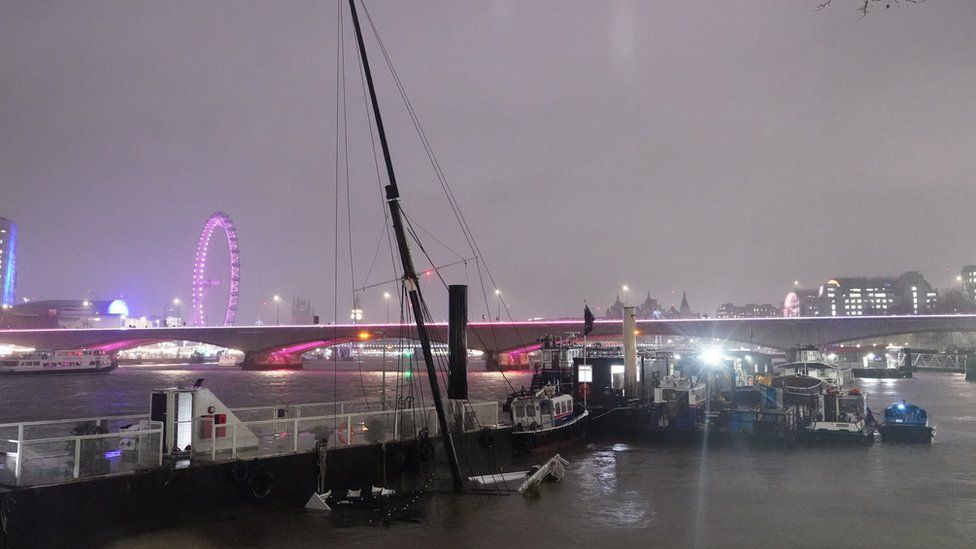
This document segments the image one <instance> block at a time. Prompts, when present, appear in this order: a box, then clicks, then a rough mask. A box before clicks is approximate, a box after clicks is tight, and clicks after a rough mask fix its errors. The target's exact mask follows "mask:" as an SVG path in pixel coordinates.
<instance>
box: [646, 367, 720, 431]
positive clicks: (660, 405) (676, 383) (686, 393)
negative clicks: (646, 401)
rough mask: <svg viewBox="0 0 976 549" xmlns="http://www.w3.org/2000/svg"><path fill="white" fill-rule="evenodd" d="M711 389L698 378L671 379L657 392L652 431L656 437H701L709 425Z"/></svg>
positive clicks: (653, 404)
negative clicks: (708, 405)
mask: <svg viewBox="0 0 976 549" xmlns="http://www.w3.org/2000/svg"><path fill="white" fill-rule="evenodd" d="M707 400H708V387H706V386H705V384H703V383H701V382H699V381H698V379H697V378H686V377H684V376H682V375H669V376H665V377H664V379H662V380H661V384H660V385H659V386H657V387H655V388H654V402H653V403H652V404H651V406H650V413H651V418H650V430H651V432H652V433H654V434H661V435H682V434H689V435H690V434H698V433H700V432H701V431H702V428H703V425H704V421H705V404H706V401H707Z"/></svg>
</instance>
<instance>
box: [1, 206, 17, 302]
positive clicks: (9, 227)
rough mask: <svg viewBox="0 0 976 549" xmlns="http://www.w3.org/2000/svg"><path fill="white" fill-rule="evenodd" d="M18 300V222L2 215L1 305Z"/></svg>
mask: <svg viewBox="0 0 976 549" xmlns="http://www.w3.org/2000/svg"><path fill="white" fill-rule="evenodd" d="M16 301H17V224H16V223H14V222H13V221H11V220H9V219H7V218H5V217H0V305H2V306H4V307H9V306H11V305H13V304H14V303H15V302H16Z"/></svg>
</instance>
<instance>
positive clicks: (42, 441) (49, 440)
mask: <svg viewBox="0 0 976 549" xmlns="http://www.w3.org/2000/svg"><path fill="white" fill-rule="evenodd" d="M152 423H155V424H158V425H159V427H152V426H150V427H149V428H148V429H139V430H136V431H116V432H114V433H93V434H88V435H68V436H63V437H51V438H29V439H24V440H17V439H15V438H12V439H7V441H6V442H17V443H20V444H24V445H31V444H45V443H53V442H70V441H73V440H76V439H84V440H91V439H96V438H117V437H126V436H138V435H151V434H155V433H162V432H163V422H161V421H153V422H152Z"/></svg>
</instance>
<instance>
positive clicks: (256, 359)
mask: <svg viewBox="0 0 976 549" xmlns="http://www.w3.org/2000/svg"><path fill="white" fill-rule="evenodd" d="M241 368H242V369H244V370H301V369H302V355H301V354H285V353H275V352H268V351H257V352H250V353H245V354H244V362H242V363H241Z"/></svg>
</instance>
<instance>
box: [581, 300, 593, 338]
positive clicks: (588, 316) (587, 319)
mask: <svg viewBox="0 0 976 549" xmlns="http://www.w3.org/2000/svg"><path fill="white" fill-rule="evenodd" d="M592 331H593V313H591V312H590V306H589V305H584V306H583V335H584V336H585V335H589V333H590V332H592Z"/></svg>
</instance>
